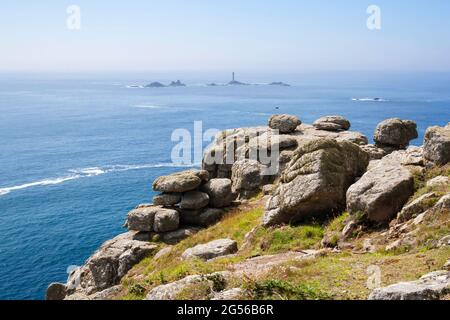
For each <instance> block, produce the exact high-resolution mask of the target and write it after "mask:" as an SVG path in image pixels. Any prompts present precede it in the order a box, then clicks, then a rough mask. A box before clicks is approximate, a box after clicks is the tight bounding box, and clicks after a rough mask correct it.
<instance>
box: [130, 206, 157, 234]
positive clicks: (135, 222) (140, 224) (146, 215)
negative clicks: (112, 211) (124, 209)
mask: <svg viewBox="0 0 450 320" xmlns="http://www.w3.org/2000/svg"><path fill="white" fill-rule="evenodd" d="M159 210H161V207H155V206H144V207H139V208H137V209H134V210H131V211H130V212H129V213H128V217H127V222H126V226H127V227H128V230H133V231H143V232H150V231H153V223H154V221H155V214H156V213H157V212H158V211H159Z"/></svg>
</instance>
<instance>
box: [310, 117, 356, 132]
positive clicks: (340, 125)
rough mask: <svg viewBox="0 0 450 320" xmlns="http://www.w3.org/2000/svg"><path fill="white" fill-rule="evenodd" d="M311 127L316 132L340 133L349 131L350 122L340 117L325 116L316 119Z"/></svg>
mask: <svg viewBox="0 0 450 320" xmlns="http://www.w3.org/2000/svg"><path fill="white" fill-rule="evenodd" d="M313 126H314V127H315V128H316V129H318V130H326V131H341V130H348V129H350V121H348V120H347V119H345V118H344V117H341V116H326V117H322V118H319V119H317V120H316V121H315V122H314V123H313Z"/></svg>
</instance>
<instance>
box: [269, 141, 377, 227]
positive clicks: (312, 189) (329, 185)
mask: <svg viewBox="0 0 450 320" xmlns="http://www.w3.org/2000/svg"><path fill="white" fill-rule="evenodd" d="M368 162H369V155H368V154H367V153H366V152H364V151H362V150H361V149H360V148H359V147H358V146H357V145H355V144H353V143H350V142H347V141H342V142H337V141H336V140H331V139H315V140H312V141H309V142H307V143H305V144H304V145H302V146H300V147H299V148H297V149H296V150H295V151H294V153H293V155H292V160H291V162H290V163H289V165H288V166H287V167H286V169H285V170H284V173H283V175H282V176H281V181H280V182H281V183H280V184H279V186H278V188H277V189H276V190H275V191H274V192H273V194H272V196H271V197H270V198H269V200H268V201H267V204H266V211H265V214H264V217H263V224H264V225H265V226H270V225H276V224H281V223H289V222H295V221H298V220H301V219H303V218H305V217H309V216H313V215H322V214H329V213H331V212H332V211H334V210H337V209H339V208H340V207H344V206H345V192H346V190H347V188H348V187H349V186H350V185H351V184H352V183H353V182H354V181H355V178H357V177H359V176H361V175H362V174H363V173H364V171H365V169H366V167H367V164H368Z"/></svg>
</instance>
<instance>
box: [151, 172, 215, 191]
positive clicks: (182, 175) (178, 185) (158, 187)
mask: <svg viewBox="0 0 450 320" xmlns="http://www.w3.org/2000/svg"><path fill="white" fill-rule="evenodd" d="M208 179H209V174H208V172H207V171H205V170H186V171H182V172H177V173H173V174H171V175H168V176H161V177H158V178H157V179H156V180H155V181H154V182H153V190H155V191H160V192H167V193H173V192H175V193H179V192H187V191H191V190H195V189H197V188H198V187H199V186H200V184H201V183H202V182H206V181H208Z"/></svg>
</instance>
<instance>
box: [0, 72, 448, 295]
mask: <svg viewBox="0 0 450 320" xmlns="http://www.w3.org/2000/svg"><path fill="white" fill-rule="evenodd" d="M230 75H231V73H230ZM229 77H230V76H229V75H228V74H220V73H215V74H207V73H193V72H192V73H189V72H184V73H179V74H177V73H174V72H172V73H170V74H169V73H167V74H166V73H151V72H149V73H139V74H91V73H90V74H36V73H34V74H26V73H22V74H0V299H7V300H13V299H27V300H40V299H44V297H45V290H46V288H47V286H48V284H49V283H51V282H65V280H66V278H67V270H68V268H71V266H77V265H82V264H83V262H84V261H85V260H86V259H87V258H88V257H89V256H90V255H91V254H92V253H93V252H94V251H95V250H96V249H97V248H98V247H99V246H100V245H101V244H102V243H103V242H104V241H106V240H108V239H110V238H113V237H114V236H116V235H118V234H120V233H123V232H125V230H124V229H123V227H122V226H123V223H124V221H125V218H126V214H127V212H128V211H129V210H131V209H132V208H134V207H135V206H136V205H138V204H140V203H149V202H151V199H152V196H153V195H154V194H155V193H154V192H153V191H152V188H151V185H152V181H153V180H154V179H155V178H156V177H158V176H160V175H165V174H170V173H172V172H175V171H179V170H184V169H186V168H191V167H195V166H198V165H199V163H198V162H199V161H198V157H197V159H195V157H194V156H192V157H191V158H192V159H191V161H190V162H184V163H179V162H174V161H173V159H172V156H171V155H172V150H173V148H174V147H175V146H176V145H177V144H178V143H179V141H178V140H177V139H178V138H177V137H178V135H177V134H175V135H174V136H173V134H174V132H175V133H176V132H180V131H179V130H178V131H176V130H177V129H181V130H182V132H185V133H186V132H188V133H191V134H192V137H191V138H192V139H193V137H194V124H195V123H197V129H198V125H199V124H200V125H201V129H202V132H206V131H207V130H209V129H217V130H223V129H228V128H237V127H246V126H258V125H266V124H267V121H268V118H269V117H270V115H272V114H276V113H288V114H294V115H297V116H298V117H299V118H300V119H301V120H302V121H303V122H305V123H312V122H313V121H314V120H315V119H317V118H319V117H321V116H324V115H335V114H336V115H343V116H345V117H346V118H348V119H349V120H350V121H351V124H352V130H357V131H360V132H362V133H364V134H365V135H367V136H368V137H369V140H372V136H373V132H374V129H375V127H376V125H377V124H378V123H379V122H380V121H382V120H384V119H386V118H391V117H399V118H402V119H410V120H414V121H416V122H417V124H418V131H419V138H418V139H417V140H415V141H413V142H412V144H414V145H421V144H422V141H423V136H424V133H425V130H426V128H427V127H429V126H432V125H445V124H447V123H448V122H449V121H450V74H448V73H380V72H355V73H352V72H347V73H346V72H319V73H301V74H262V73H258V74H251V73H248V74H240V75H237V78H238V79H237V80H239V81H242V82H248V83H251V84H252V85H248V86H222V85H218V86H206V85H205V84H207V83H211V82H215V83H217V84H221V83H226V82H227V81H229V79H228V78H229ZM239 78H241V79H239ZM178 79H180V80H181V81H182V82H185V83H186V84H187V86H186V87H171V88H144V87H142V86H143V85H145V84H147V83H151V82H153V81H160V82H163V83H169V82H170V81H173V80H178ZM272 81H283V82H287V83H289V84H290V85H291V86H289V87H284V86H283V87H282V86H270V85H268V83H270V82H272ZM207 145H208V141H204V142H203V147H206V146H207ZM188 153H189V152H188ZM184 156H186V155H184ZM188 156H189V154H188ZM184 159H187V158H184Z"/></svg>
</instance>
